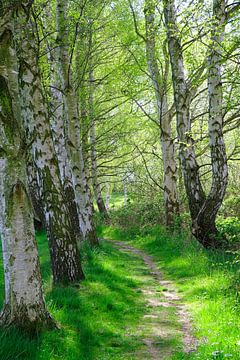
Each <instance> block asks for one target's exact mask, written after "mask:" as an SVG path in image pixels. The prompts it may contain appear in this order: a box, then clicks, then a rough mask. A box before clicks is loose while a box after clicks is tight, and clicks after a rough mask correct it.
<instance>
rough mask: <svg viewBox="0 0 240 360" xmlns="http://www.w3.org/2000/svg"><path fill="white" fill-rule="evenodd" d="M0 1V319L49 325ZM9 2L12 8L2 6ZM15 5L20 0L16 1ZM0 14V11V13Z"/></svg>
mask: <svg viewBox="0 0 240 360" xmlns="http://www.w3.org/2000/svg"><path fill="white" fill-rule="evenodd" d="M1 5H2V3H0V16H1V20H0V53H1V57H0V193H1V196H0V233H1V238H2V250H3V263H4V277H5V303H4V307H3V310H2V312H1V314H0V325H2V326H10V325H13V326H17V327H20V328H24V329H26V330H30V331H36V330H41V329H42V328H46V327H54V321H53V320H52V318H51V316H50V314H49V313H48V311H47V309H46V306H45V302H44V298H43V290H42V278H41V273H40V265H39V258H38V251H37V244H36V240H35V233H34V225H33V212H32V206H31V202H30V200H29V195H28V188H27V175H26V151H27V146H26V140H25V136H24V130H23V124H22V119H21V108H20V99H19V89H18V71H19V69H18V64H17V59H16V52H15V48H14V42H13V26H12V19H13V13H14V7H13V5H15V6H17V5H18V4H16V3H15V4H9V3H8V4H5V7H4V9H3V8H1ZM8 5H12V7H11V9H8V8H7V6H8ZM19 5H20V2H19ZM2 15H3V16H2Z"/></svg>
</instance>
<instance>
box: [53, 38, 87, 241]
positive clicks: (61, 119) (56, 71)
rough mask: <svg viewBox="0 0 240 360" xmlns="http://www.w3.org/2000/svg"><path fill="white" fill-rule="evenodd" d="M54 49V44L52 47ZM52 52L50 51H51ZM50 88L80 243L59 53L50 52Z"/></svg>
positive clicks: (56, 134) (55, 131) (61, 166)
mask: <svg viewBox="0 0 240 360" xmlns="http://www.w3.org/2000/svg"><path fill="white" fill-rule="evenodd" d="M50 46H51V47H54V45H53V44H51V45H50ZM49 50H50V49H49ZM49 53H50V58H49V62H50V66H51V69H50V84H51V85H50V88H51V92H50V95H51V117H50V125H51V129H52V134H53V141H54V149H55V152H56V156H57V160H58V164H59V170H60V175H61V181H62V184H63V191H64V194H65V198H66V200H67V204H68V209H69V214H70V218H71V222H72V228H73V229H74V231H75V235H76V238H77V239H78V242H81V241H82V237H83V236H82V233H81V229H80V224H79V215H78V208H77V204H76V200H75V192H74V187H73V182H72V171H71V168H70V164H69V159H68V154H67V134H66V132H67V129H66V119H65V116H64V115H65V111H64V98H63V94H62V92H61V91H60V90H59V89H61V64H60V62H59V58H58V51H55V50H50V51H49Z"/></svg>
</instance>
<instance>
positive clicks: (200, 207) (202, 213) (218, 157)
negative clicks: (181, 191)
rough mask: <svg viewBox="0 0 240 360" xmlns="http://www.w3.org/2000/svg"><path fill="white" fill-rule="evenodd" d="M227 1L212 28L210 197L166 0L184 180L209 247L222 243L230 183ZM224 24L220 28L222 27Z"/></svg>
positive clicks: (200, 235) (195, 228) (218, 6)
mask: <svg viewBox="0 0 240 360" xmlns="http://www.w3.org/2000/svg"><path fill="white" fill-rule="evenodd" d="M223 9H224V2H223V1H214V7H213V13H214V17H216V18H217V21H216V23H217V25H216V26H215V27H214V29H213V32H212V45H213V46H212V50H211V54H210V57H209V80H208V89H209V138H210V148H211V161H212V175H213V181H212V187H211V190H210V193H209V195H208V197H207V198H206V195H205V193H204V191H203V187H202V184H201V181H200V174H199V167H198V164H197V161H196V155H195V150H194V140H193V138H192V134H191V120H190V116H189V109H190V103H191V91H190V89H189V87H188V86H187V83H186V79H185V74H184V62H183V54H182V48H181V40H180V38H179V30H178V27H177V23H176V9H175V2H174V0H169V1H166V0H165V1H164V14H165V21H166V27H167V37H168V48H169V54H170V59H171V66H172V80H173V88H174V100H175V107H176V112H177V130H178V138H179V142H180V159H181V166H182V170H183V175H184V183H185V188H186V192H187V196H188V202H189V208H190V213H191V218H192V232H193V234H194V236H195V237H196V238H197V239H198V241H199V242H200V243H202V244H203V245H204V246H205V247H216V246H218V241H217V229H216V225H215V219H216V214H217V212H218V210H219V207H220V205H221V203H222V200H223V197H224V193H225V190H226V186H227V161H226V153H225V146H224V140H223V135H222V126H223V118H222V89H221V72H220V59H221V51H220V47H221V38H222V34H223V31H224V25H223V24H224V20H223V18H224V10H223ZM219 24H220V29H219Z"/></svg>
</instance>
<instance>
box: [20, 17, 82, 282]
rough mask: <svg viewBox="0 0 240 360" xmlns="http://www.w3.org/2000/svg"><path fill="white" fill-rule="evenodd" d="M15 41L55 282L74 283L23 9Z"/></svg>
mask: <svg viewBox="0 0 240 360" xmlns="http://www.w3.org/2000/svg"><path fill="white" fill-rule="evenodd" d="M15 25H16V29H17V35H16V41H17V44H18V51H19V53H20V59H21V62H20V66H21V67H20V70H21V77H20V91H21V98H22V115H23V118H24V121H25V124H26V126H27V130H28V137H29V139H33V145H32V153H33V159H34V161H35V164H36V166H37V169H38V173H39V186H40V187H42V189H43V203H44V214H45V225H46V228H47V234H48V239H49V246H50V255H51V261H52V271H53V279H54V282H55V283H62V284H68V283H74V282H78V281H80V280H82V279H83V277H84V276H83V272H82V268H81V261H80V254H79V250H78V246H77V239H76V234H75V231H74V228H73V225H72V222H71V215H70V211H69V208H68V199H67V198H66V197H65V196H64V192H63V186H62V182H61V178H60V171H59V167H58V161H57V157H56V154H55V151H54V145H53V139H52V134H51V129H50V124H49V118H48V116H49V115H48V109H47V106H46V101H45V98H44V94H43V88H42V83H41V78H40V73H39V67H38V63H37V58H36V49H35V39H34V35H33V33H34V29H33V28H32V26H31V23H30V20H28V17H27V16H26V13H25V11H23V10H19V12H18V16H17V17H16V19H15Z"/></svg>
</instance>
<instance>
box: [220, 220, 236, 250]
mask: <svg viewBox="0 0 240 360" xmlns="http://www.w3.org/2000/svg"><path fill="white" fill-rule="evenodd" d="M217 227H218V231H219V235H220V237H222V238H223V239H226V241H227V243H228V244H230V245H234V244H236V243H238V244H239V243H240V220H239V218H237V217H233V216H232V217H227V218H223V217H220V216H219V217H218V220H217Z"/></svg>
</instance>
